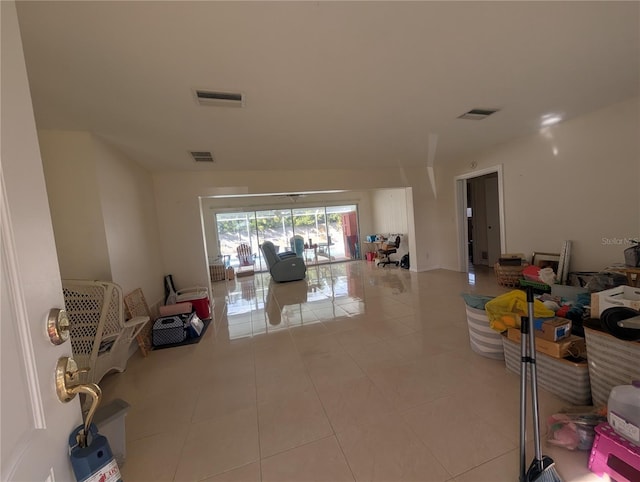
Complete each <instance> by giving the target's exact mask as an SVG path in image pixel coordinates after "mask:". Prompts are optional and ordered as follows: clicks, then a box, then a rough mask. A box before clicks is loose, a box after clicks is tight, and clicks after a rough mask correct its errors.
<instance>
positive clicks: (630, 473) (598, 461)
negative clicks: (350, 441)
mask: <svg viewBox="0 0 640 482" xmlns="http://www.w3.org/2000/svg"><path fill="white" fill-rule="evenodd" d="M595 430H596V438H595V441H594V442H593V447H592V448H591V456H590V457H589V470H591V472H593V473H594V474H596V475H598V476H600V477H602V476H603V475H604V474H607V475H609V476H610V477H611V478H613V479H615V480H617V481H618V482H637V481H638V480H640V447H638V446H637V445H634V444H632V443H631V442H629V441H628V440H625V439H624V438H622V437H620V436H619V435H618V434H617V433H615V432H614V430H613V428H611V426H610V425H609V424H608V423H606V422H605V423H601V424H600V425H598V426H597V427H596V429H595Z"/></svg>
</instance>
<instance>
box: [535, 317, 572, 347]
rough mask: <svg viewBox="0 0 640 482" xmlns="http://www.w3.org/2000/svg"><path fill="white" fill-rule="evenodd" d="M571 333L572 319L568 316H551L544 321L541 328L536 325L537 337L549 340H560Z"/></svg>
mask: <svg viewBox="0 0 640 482" xmlns="http://www.w3.org/2000/svg"><path fill="white" fill-rule="evenodd" d="M569 335H571V320H567V319H566V318H557V317H556V318H550V319H548V320H545V321H543V322H542V325H541V326H540V328H538V327H537V326H536V337H538V338H542V339H544V340H548V341H560V340H562V339H563V338H567V337H568V336H569Z"/></svg>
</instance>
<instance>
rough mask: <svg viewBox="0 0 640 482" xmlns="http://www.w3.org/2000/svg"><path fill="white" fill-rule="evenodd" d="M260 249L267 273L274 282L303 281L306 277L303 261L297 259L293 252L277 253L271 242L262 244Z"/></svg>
mask: <svg viewBox="0 0 640 482" xmlns="http://www.w3.org/2000/svg"><path fill="white" fill-rule="evenodd" d="M260 249H261V250H262V253H263V254H264V259H265V260H266V262H267V267H268V268H269V273H271V277H272V278H273V280H274V281H277V282H278V283H282V282H284V281H296V280H299V279H304V277H305V276H306V273H307V267H306V265H305V264H304V260H303V259H302V258H300V257H298V256H297V255H296V253H294V252H293V251H285V252H284V253H277V252H276V248H275V246H274V244H273V243H272V242H271V241H265V242H264V243H262V245H261V246H260Z"/></svg>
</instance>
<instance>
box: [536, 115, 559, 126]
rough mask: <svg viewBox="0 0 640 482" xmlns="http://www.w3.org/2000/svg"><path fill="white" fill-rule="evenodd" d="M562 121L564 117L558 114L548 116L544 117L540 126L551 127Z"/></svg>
mask: <svg viewBox="0 0 640 482" xmlns="http://www.w3.org/2000/svg"><path fill="white" fill-rule="evenodd" d="M561 120H562V117H561V116H559V115H557V114H547V115H543V116H542V120H541V121H540V125H541V126H542V127H549V126H552V125H554V124H557V123H558V122H560V121H561Z"/></svg>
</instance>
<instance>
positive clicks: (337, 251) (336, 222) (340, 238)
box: [327, 205, 360, 260]
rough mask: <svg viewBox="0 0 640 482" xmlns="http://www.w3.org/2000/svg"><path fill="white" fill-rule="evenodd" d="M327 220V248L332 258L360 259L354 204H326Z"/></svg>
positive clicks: (356, 215) (356, 216) (356, 214)
mask: <svg viewBox="0 0 640 482" xmlns="http://www.w3.org/2000/svg"><path fill="white" fill-rule="evenodd" d="M327 220H328V225H329V233H330V235H331V240H330V243H329V250H330V254H331V256H332V258H334V259H337V260H345V259H360V252H359V246H358V245H359V237H358V213H357V208H356V206H355V205H350V206H327Z"/></svg>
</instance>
